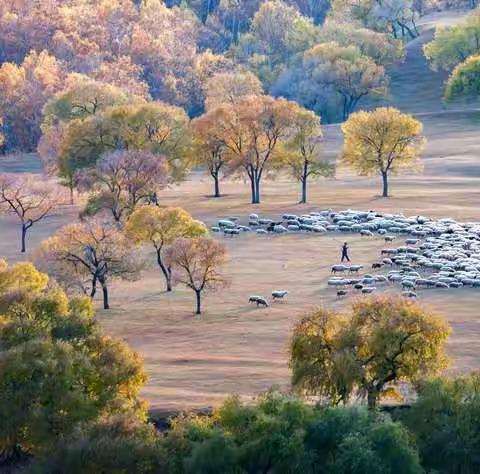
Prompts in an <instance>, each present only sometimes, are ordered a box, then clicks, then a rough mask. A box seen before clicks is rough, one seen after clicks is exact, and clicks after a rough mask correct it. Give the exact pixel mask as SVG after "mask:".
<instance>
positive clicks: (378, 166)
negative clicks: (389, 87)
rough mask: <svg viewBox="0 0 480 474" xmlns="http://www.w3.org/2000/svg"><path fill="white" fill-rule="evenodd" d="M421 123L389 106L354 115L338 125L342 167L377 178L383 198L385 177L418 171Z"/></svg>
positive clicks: (386, 187)
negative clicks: (380, 184) (340, 130)
mask: <svg viewBox="0 0 480 474" xmlns="http://www.w3.org/2000/svg"><path fill="white" fill-rule="evenodd" d="M422 128H423V126H422V124H421V122H419V121H418V120H416V119H415V118H413V117H412V116H411V115H409V114H403V113H401V112H400V111H399V110H398V109H395V108H392V107H380V108H378V109H376V110H373V111H372V112H366V111H361V112H356V113H354V114H352V115H351V116H350V118H349V119H348V120H347V121H346V122H345V123H344V124H343V125H342V132H343V135H344V146H343V153H342V158H341V164H342V165H343V166H347V167H352V168H354V169H355V170H356V171H357V172H358V173H359V174H360V175H363V176H372V175H381V176H382V179H383V196H384V197H387V196H388V175H389V174H395V173H399V172H401V171H405V170H410V171H417V170H419V169H421V163H420V160H419V153H420V152H421V150H422V148H423V145H424V138H423V137H422V135H421V133H422Z"/></svg>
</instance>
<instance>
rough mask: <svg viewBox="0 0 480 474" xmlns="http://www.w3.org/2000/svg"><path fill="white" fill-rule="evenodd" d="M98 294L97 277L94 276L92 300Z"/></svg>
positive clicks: (91, 291)
mask: <svg viewBox="0 0 480 474" xmlns="http://www.w3.org/2000/svg"><path fill="white" fill-rule="evenodd" d="M96 292H97V276H96V275H94V276H93V278H92V289H91V290H90V298H93V297H94V296H95V293H96Z"/></svg>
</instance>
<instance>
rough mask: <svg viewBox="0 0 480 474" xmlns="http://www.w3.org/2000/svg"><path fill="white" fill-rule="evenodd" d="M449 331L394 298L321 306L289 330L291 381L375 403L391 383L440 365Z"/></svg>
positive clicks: (336, 397) (340, 398)
mask: <svg viewBox="0 0 480 474" xmlns="http://www.w3.org/2000/svg"><path fill="white" fill-rule="evenodd" d="M448 335H449V328H448V326H447V324H446V323H445V322H444V321H443V320H442V319H441V318H439V317H437V316H436V315H432V314H430V313H429V312H427V311H425V310H424V309H423V308H422V307H420V306H419V305H417V304H416V303H414V302H412V301H409V300H406V299H402V298H398V297H375V298H368V299H362V300H358V301H356V302H354V303H353V305H352V309H351V314H348V315H347V314H342V313H337V312H334V311H330V310H327V309H324V308H320V309H319V310H317V311H314V312H312V313H311V314H309V315H307V316H305V317H304V318H302V319H301V320H300V322H299V323H298V324H297V325H296V327H295V329H294V333H293V338H292V341H291V346H290V366H291V368H292V384H293V386H294V387H295V388H296V389H297V390H299V391H301V392H304V393H307V394H316V395H321V396H323V397H326V398H328V399H330V400H331V401H332V402H334V403H340V402H343V403H347V402H349V401H350V400H351V399H352V397H355V396H356V397H365V398H366V399H367V402H368V406H369V407H370V408H375V407H376V405H377V403H378V400H379V399H380V397H381V396H382V395H383V394H385V393H388V391H389V390H390V389H391V388H392V385H393V384H394V383H395V382H398V381H399V380H402V379H404V380H409V381H415V380H416V379H418V378H420V377H421V376H422V377H423V376H425V375H427V374H429V373H430V374H432V373H435V372H436V371H438V370H439V369H440V368H443V367H445V365H446V356H445V353H444V344H445V341H446V339H447V337H448Z"/></svg>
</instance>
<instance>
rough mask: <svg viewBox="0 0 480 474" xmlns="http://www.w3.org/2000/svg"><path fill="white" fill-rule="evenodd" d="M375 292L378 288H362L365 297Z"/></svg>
mask: <svg viewBox="0 0 480 474" xmlns="http://www.w3.org/2000/svg"><path fill="white" fill-rule="evenodd" d="M375 290H376V288H375V287H374V286H369V287H365V288H362V293H363V294H364V295H370V294H372V293H373V292H374V291H375Z"/></svg>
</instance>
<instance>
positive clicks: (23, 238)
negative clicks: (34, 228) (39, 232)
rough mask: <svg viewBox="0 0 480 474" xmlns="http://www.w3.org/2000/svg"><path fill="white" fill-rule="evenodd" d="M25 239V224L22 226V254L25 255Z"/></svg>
mask: <svg viewBox="0 0 480 474" xmlns="http://www.w3.org/2000/svg"><path fill="white" fill-rule="evenodd" d="M26 237H27V226H26V225H25V224H22V250H21V252H22V253H25V251H26V250H27V246H26V244H25V242H26Z"/></svg>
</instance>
